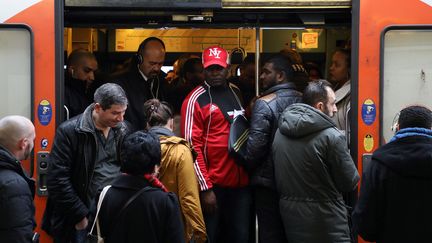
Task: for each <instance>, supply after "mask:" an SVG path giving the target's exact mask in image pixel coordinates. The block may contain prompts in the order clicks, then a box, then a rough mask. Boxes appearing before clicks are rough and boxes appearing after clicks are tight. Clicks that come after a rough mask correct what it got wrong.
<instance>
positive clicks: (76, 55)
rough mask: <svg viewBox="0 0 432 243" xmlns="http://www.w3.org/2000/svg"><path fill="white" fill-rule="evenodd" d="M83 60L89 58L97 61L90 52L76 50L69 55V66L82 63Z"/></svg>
mask: <svg viewBox="0 0 432 243" xmlns="http://www.w3.org/2000/svg"><path fill="white" fill-rule="evenodd" d="M83 58H89V59H94V60H96V57H95V56H94V55H93V54H92V53H90V52H89V51H87V50H85V49H82V48H80V49H75V50H73V51H72V52H71V54H69V56H68V59H67V66H72V65H76V64H77V63H78V62H80V61H81V60H82V59H83Z"/></svg>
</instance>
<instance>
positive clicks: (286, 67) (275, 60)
mask: <svg viewBox="0 0 432 243" xmlns="http://www.w3.org/2000/svg"><path fill="white" fill-rule="evenodd" d="M265 63H271V64H273V69H274V70H276V71H277V72H283V73H285V77H286V79H287V81H291V82H292V81H293V77H294V70H293V68H292V63H291V62H290V61H289V60H288V59H287V58H286V57H285V56H283V55H281V54H277V55H274V56H273V57H271V58H270V59H269V60H267V61H266V62H265Z"/></svg>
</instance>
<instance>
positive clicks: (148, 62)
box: [112, 37, 166, 130]
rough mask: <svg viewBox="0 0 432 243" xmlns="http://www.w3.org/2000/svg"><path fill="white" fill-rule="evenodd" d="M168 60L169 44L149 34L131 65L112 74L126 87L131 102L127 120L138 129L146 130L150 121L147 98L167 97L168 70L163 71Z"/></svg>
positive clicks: (116, 81)
mask: <svg viewBox="0 0 432 243" xmlns="http://www.w3.org/2000/svg"><path fill="white" fill-rule="evenodd" d="M164 61H165V44H164V43H163V41H162V40H160V39H159V38H156V37H149V38H147V39H145V40H144V41H143V42H142V43H141V44H140V46H139V48H138V51H137V53H136V54H135V58H134V60H133V62H132V64H131V65H130V68H129V69H127V70H126V71H125V72H123V73H120V74H117V75H115V76H114V77H112V81H113V82H114V83H117V84H119V85H120V86H121V87H122V88H123V89H124V90H125V91H126V95H127V98H128V100H129V106H128V109H127V111H126V114H125V120H127V121H129V122H130V123H131V124H132V125H133V127H134V129H136V130H143V129H145V128H146V125H147V119H146V117H145V114H144V109H143V106H144V102H146V101H147V100H149V99H154V98H156V99H159V100H165V99H166V97H165V87H164V82H163V80H164V79H165V77H164V75H165V74H164V73H163V72H161V68H162V65H163V63H164Z"/></svg>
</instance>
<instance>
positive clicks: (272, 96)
mask: <svg viewBox="0 0 432 243" xmlns="http://www.w3.org/2000/svg"><path fill="white" fill-rule="evenodd" d="M276 97H277V94H276V93H270V94H268V95H265V96H262V97H260V98H259V99H258V100H257V101H264V102H266V103H270V102H271V101H273V100H275V99H276Z"/></svg>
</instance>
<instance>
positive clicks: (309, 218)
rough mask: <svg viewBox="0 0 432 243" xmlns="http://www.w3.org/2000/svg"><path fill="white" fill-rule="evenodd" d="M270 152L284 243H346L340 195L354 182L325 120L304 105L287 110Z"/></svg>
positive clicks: (339, 138)
mask: <svg viewBox="0 0 432 243" xmlns="http://www.w3.org/2000/svg"><path fill="white" fill-rule="evenodd" d="M272 152H273V156H274V164H275V179H276V186H277V189H278V192H279V195H280V210H281V215H282V220H283V222H284V227H285V234H286V236H287V239H288V242H306V243H307V242H323V243H325V242H329V243H330V242H350V232H349V227H348V218H347V216H348V215H347V210H346V208H345V204H344V201H343V199H342V195H341V192H346V191H351V190H353V189H354V188H355V187H356V185H357V183H358V181H359V179H360V178H359V175H358V172H357V169H356V167H355V165H354V162H353V160H352V159H351V156H350V154H349V153H348V148H347V146H346V142H345V136H344V135H343V134H342V133H341V132H340V131H339V130H338V129H337V128H336V126H335V124H334V123H333V122H332V121H331V119H330V118H329V117H328V116H327V115H325V114H324V113H322V112H321V111H319V110H317V109H315V108H313V107H311V106H309V105H306V104H293V105H291V106H289V107H288V108H287V109H286V110H285V111H284V113H283V114H282V116H281V118H280V120H279V129H278V131H277V132H276V135H275V139H274V142H273V147H272Z"/></svg>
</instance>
